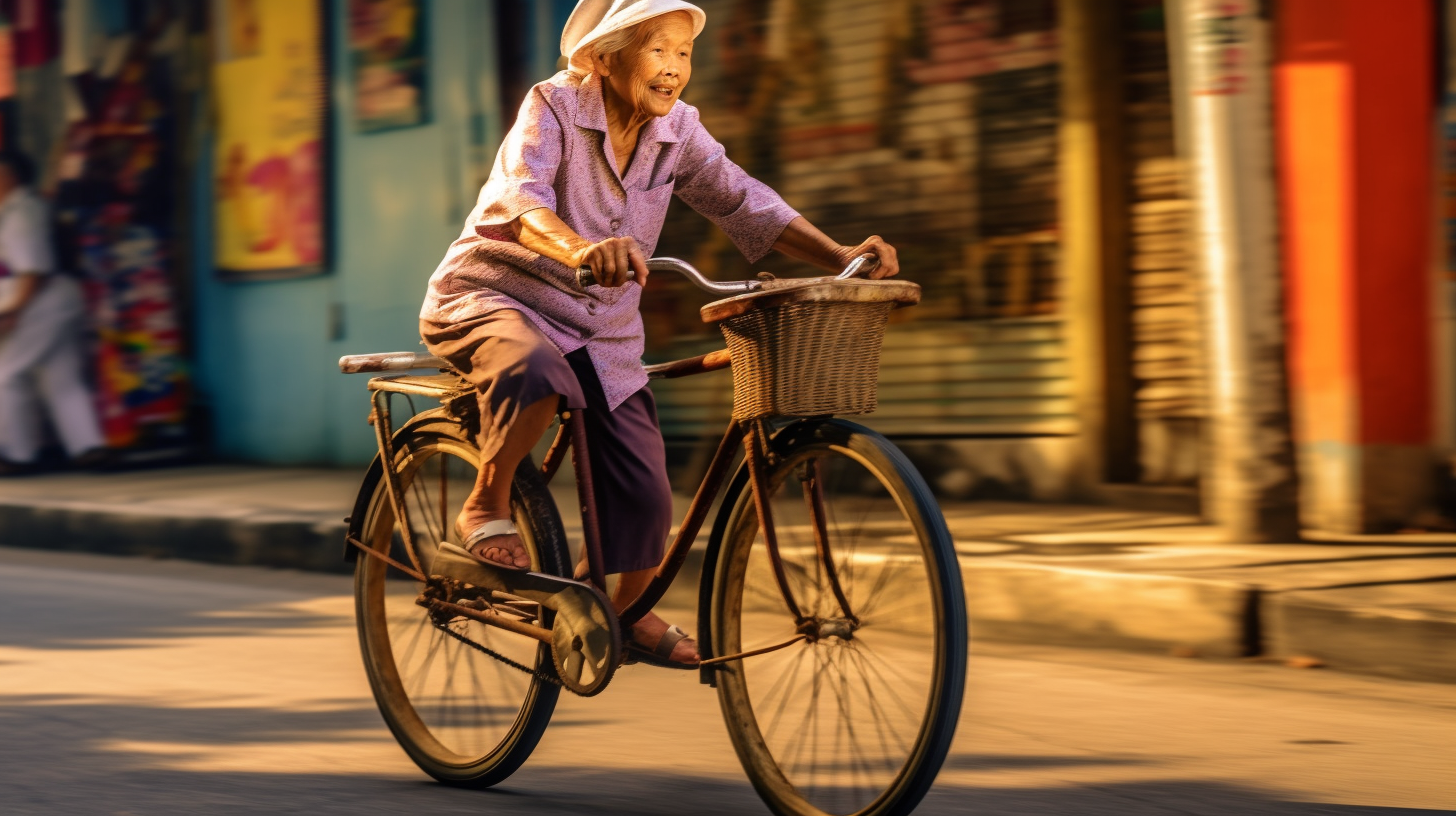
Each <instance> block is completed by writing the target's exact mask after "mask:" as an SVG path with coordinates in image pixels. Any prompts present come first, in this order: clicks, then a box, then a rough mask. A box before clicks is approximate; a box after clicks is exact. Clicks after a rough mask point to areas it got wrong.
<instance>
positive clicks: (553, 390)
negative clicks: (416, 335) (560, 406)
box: [420, 309, 672, 573]
mask: <svg viewBox="0 0 1456 816" xmlns="http://www.w3.org/2000/svg"><path fill="white" fill-rule="evenodd" d="M420 336H421V337H423V338H424V341H425V346H426V347H427V348H429V350H430V353H431V354H434V355H436V356H439V357H443V358H444V359H446V360H448V361H450V364H451V365H453V366H455V368H457V369H459V370H460V373H462V374H464V375H465V378H466V379H468V380H469V381H470V382H471V383H472V384H474V385H475V389H476V392H477V393H478V394H479V398H480V451H481V456H482V457H483V458H484V459H490V458H491V457H493V456H495V454H496V453H497V452H498V451H499V450H500V447H501V442H502V440H504V439H505V435H506V434H508V433H510V430H511V426H512V425H513V424H514V423H515V421H516V418H517V417H518V416H519V415H520V412H521V411H522V410H523V409H524V408H526V407H527V406H530V405H533V404H535V403H536V402H539V401H540V400H542V399H545V398H547V397H550V396H553V395H556V396H558V397H559V398H560V399H561V401H562V403H564V407H566V408H571V409H572V410H579V409H582V408H585V409H586V410H585V411H584V412H583V413H582V415H583V416H584V417H585V420H586V436H587V448H588V450H589V451H590V454H591V455H590V463H591V473H592V482H593V485H594V487H595V489H596V501H597V516H598V519H599V521H600V524H601V531H602V554H603V560H605V561H606V563H605V564H603V565H602V566H603V569H604V570H605V571H606V572H607V573H617V572H631V571H634V570H640V569H648V568H650V567H655V566H657V565H658V563H659V562H661V561H662V553H663V548H664V546H665V544H666V542H667V534H668V531H669V530H670V529H671V528H672V490H671V488H670V487H669V486H668V481H667V453H666V449H665V447H664V445H663V442H662V431H661V430H660V429H659V428H658V424H657V403H656V402H655V401H654V400H653V398H652V392H651V391H649V390H647V389H646V388H643V389H642V390H640V391H638V392H637V393H635V394H633V395H632V396H630V397H628V398H627V400H626V401H625V402H623V403H622V404H621V405H618V406H617V409H616V410H615V411H613V410H609V409H608V408H607V398H606V396H605V395H604V394H603V393H602V386H601V383H600V382H599V381H598V379H597V374H596V370H595V369H594V368H593V367H592V363H591V358H590V357H589V356H588V354H587V350H586V349H584V348H582V349H578V350H576V351H573V352H571V353H570V354H567V355H562V353H561V351H560V350H559V349H557V348H556V345H555V344H554V343H552V342H551V341H550V340H548V339H546V337H545V336H544V335H542V334H541V332H540V331H539V330H538V329H537V328H536V327H535V325H533V324H532V323H531V321H529V320H528V319H526V318H525V316H523V315H522V314H521V313H520V312H517V311H514V310H511V309H502V310H498V311H494V312H491V313H489V314H487V315H484V316H482V317H478V318H474V319H472V320H467V321H465V322H462V323H451V324H441V323H433V322H430V321H428V320H421V321H420Z"/></svg>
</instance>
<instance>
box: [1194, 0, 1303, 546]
mask: <svg viewBox="0 0 1456 816" xmlns="http://www.w3.org/2000/svg"><path fill="white" fill-rule="evenodd" d="M1266 9H1267V4H1265V3H1261V2H1258V1H1257V0H1168V3H1167V10H1168V16H1169V30H1170V34H1171V35H1172V36H1170V37H1169V49H1170V54H1169V57H1170V59H1171V60H1172V61H1173V62H1174V63H1175V65H1176V71H1175V72H1176V74H1177V76H1178V79H1179V82H1178V84H1179V86H1180V88H1179V90H1180V92H1181V95H1182V97H1183V98H1182V99H1181V100H1180V101H1179V104H1177V105H1175V109H1174V110H1175V115H1178V116H1179V117H1180V119H1179V121H1178V127H1179V129H1180V131H1182V133H1183V137H1184V138H1182V139H1181V140H1180V141H1181V143H1183V144H1185V145H1186V146H1187V149H1188V151H1189V154H1190V158H1191V159H1192V167H1193V171H1194V172H1193V180H1192V181H1193V183H1192V185H1191V186H1192V190H1193V193H1194V197H1195V202H1196V207H1197V224H1198V258H1199V262H1200V264H1199V265H1200V267H1201V271H1202V273H1203V274H1202V280H1203V293H1202V298H1201V300H1202V305H1203V318H1204V335H1205V337H1206V338H1207V352H1206V354H1207V360H1208V371H1209V374H1208V410H1209V437H1210V445H1209V457H1208V459H1209V461H1210V464H1209V466H1208V467H1207V468H1206V471H1205V475H1204V483H1203V499H1204V513H1205V515H1207V516H1209V517H1210V518H1211V519H1212V520H1213V521H1215V522H1216V523H1218V524H1219V525H1220V526H1221V527H1222V528H1223V530H1224V533H1225V535H1226V536H1227V537H1228V538H1230V539H1232V540H1238V541H1291V540H1296V539H1297V538H1298V537H1299V523H1298V514H1297V496H1298V481H1297V479H1296V475H1295V470H1294V457H1293V450H1292V443H1291V439H1290V431H1289V408H1288V405H1289V403H1288V392H1287V383H1286V379H1285V370H1284V339H1285V337H1284V321H1283V296H1282V292H1281V287H1280V279H1279V260H1278V249H1277V235H1276V217H1277V216H1276V212H1277V210H1276V207H1275V197H1274V176H1273V167H1272V158H1273V134H1272V132H1271V129H1270V116H1269V82H1268V66H1269V56H1268V54H1269V46H1268V42H1269V27H1270V20H1268V19H1267V18H1266V17H1265V16H1264V15H1265V14H1266V13H1267V12H1266Z"/></svg>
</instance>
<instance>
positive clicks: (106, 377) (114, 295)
mask: <svg viewBox="0 0 1456 816" xmlns="http://www.w3.org/2000/svg"><path fill="white" fill-rule="evenodd" d="M191 7H192V4H184V3H161V2H157V3H103V2H96V3H91V2H85V0H73V2H71V3H68V4H67V5H65V6H62V5H61V4H58V3H54V2H46V0H9V1H8V2H6V3H4V4H3V6H0V13H3V16H4V22H3V25H0V41H3V42H4V43H6V46H5V47H0V54H3V55H4V58H3V60H0V96H3V97H4V99H3V102H0V118H3V129H0V134H3V135H0V139H3V143H4V146H5V147H6V148H7V149H13V150H18V151H20V152H22V153H24V154H25V155H27V156H28V157H30V159H31V160H32V161H34V162H35V163H36V164H37V169H38V175H39V178H38V183H37V186H38V187H39V188H40V191H41V192H42V193H43V194H44V195H46V196H47V197H49V198H50V199H51V200H52V202H53V207H54V214H55V219H56V225H57V232H58V245H59V247H60V249H61V254H60V262H61V265H62V272H61V274H69V275H75V276H78V277H79V278H80V279H81V280H82V281H83V286H84V289H85V293H86V299H87V302H88V307H89V311H90V314H91V318H92V320H91V324H92V328H93V329H94V338H93V342H92V350H93V352H94V355H93V356H94V372H95V382H96V387H97V403H98V409H99V413H100V416H101V420H102V426H103V431H104V434H105V438H106V442H107V444H108V445H109V446H111V447H114V448H117V449H119V450H122V451H125V452H126V455H127V456H128V457H129V458H131V459H134V460H136V459H147V458H168V457H177V456H185V455H189V454H190V453H192V452H194V450H195V449H196V448H197V446H198V442H199V440H198V438H197V436H196V434H195V433H194V430H195V429H194V427H193V426H192V425H191V421H190V420H191V414H190V412H189V402H190V396H191V389H190V382H189V377H188V374H187V365H186V354H187V348H186V335H187V328H186V321H187V319H188V317H189V316H190V309H189V308H188V303H187V297H188V292H189V291H190V290H191V287H190V280H191V270H190V269H189V268H188V265H187V264H186V260H185V259H186V246H187V241H186V236H187V235H188V233H189V230H190V225H189V218H188V208H187V207H186V205H185V193H186V188H185V186H184V184H183V181H182V180H183V179H184V178H185V167H186V163H187V161H188V157H187V135H186V128H185V122H186V121H187V118H188V116H189V112H190V110H191V108H192V104H193V99H194V98H195V96H194V95H195V92H196V90H197V89H198V87H199V86H200V82H201V77H202V76H204V75H205V74H204V71H205V67H204V65H203V64H202V62H201V55H200V54H199V53H198V52H197V50H196V49H195V47H194V46H195V45H196V43H197V40H196V36H195V35H196V33H197V32H198V30H199V29H200V25H201V20H200V18H199V17H198V16H197V15H196V14H194V13H192V12H191Z"/></svg>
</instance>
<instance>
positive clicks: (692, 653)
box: [632, 612, 699, 665]
mask: <svg viewBox="0 0 1456 816" xmlns="http://www.w3.org/2000/svg"><path fill="white" fill-rule="evenodd" d="M667 629H668V623H667V621H665V620H663V619H662V618H660V617H658V615H657V613H656V612H648V613H647V614H646V615H645V616H644V617H643V618H642V620H640V621H637V622H636V623H634V624H632V642H633V643H635V644H637V645H638V646H640V647H642V648H644V649H646V650H648V651H652V650H653V649H655V648H656V647H657V643H658V641H660V640H662V636H663V634H665V633H666V632H667ZM668 659H669V660H671V661H672V662H674V663H685V664H687V665H692V664H694V663H697V662H698V660H699V658H698V642H697V641H696V640H693V639H692V638H690V637H689V638H683V639H682V640H680V641H678V642H677V645H676V646H674V647H673V649H672V655H671V656H670V657H669V658H668Z"/></svg>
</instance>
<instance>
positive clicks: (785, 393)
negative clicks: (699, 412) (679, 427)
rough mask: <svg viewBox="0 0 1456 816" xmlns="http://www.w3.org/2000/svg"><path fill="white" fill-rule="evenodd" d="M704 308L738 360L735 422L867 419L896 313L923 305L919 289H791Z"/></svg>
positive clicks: (863, 285)
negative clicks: (779, 418) (837, 417)
mask: <svg viewBox="0 0 1456 816" xmlns="http://www.w3.org/2000/svg"><path fill="white" fill-rule="evenodd" d="M778 283H780V285H779V286H775V287H772V288H768V287H766V288H765V290H764V291H761V292H757V293H754V294H752V295H740V296H738V297H736V298H730V299H728V300H725V301H719V302H717V303H713V304H709V305H708V306H705V307H704V308H703V316H704V318H705V319H708V320H714V319H716V320H718V322H719V328H721V329H722V331H723V336H724V337H725V338H726V339H727V340H728V351H729V353H730V354H731V355H732V358H733V418H734V419H736V420H739V421H742V420H746V419H757V418H759V417H765V416H771V415H774V416H819V415H824V414H867V413H869V412H871V411H873V410H875V398H876V391H877V385H878V382H879V373H880V347H881V345H882V343H883V341H884V337H885V324H886V322H887V321H888V320H889V316H890V311H891V310H893V309H894V308H896V307H897V306H904V305H909V304H910V303H914V302H916V301H918V300H919V295H920V288H919V287H918V286H915V284H907V283H900V282H898V281H897V282H889V281H885V282H881V281H858V280H856V281H840V282H815V281H783V282H778Z"/></svg>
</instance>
